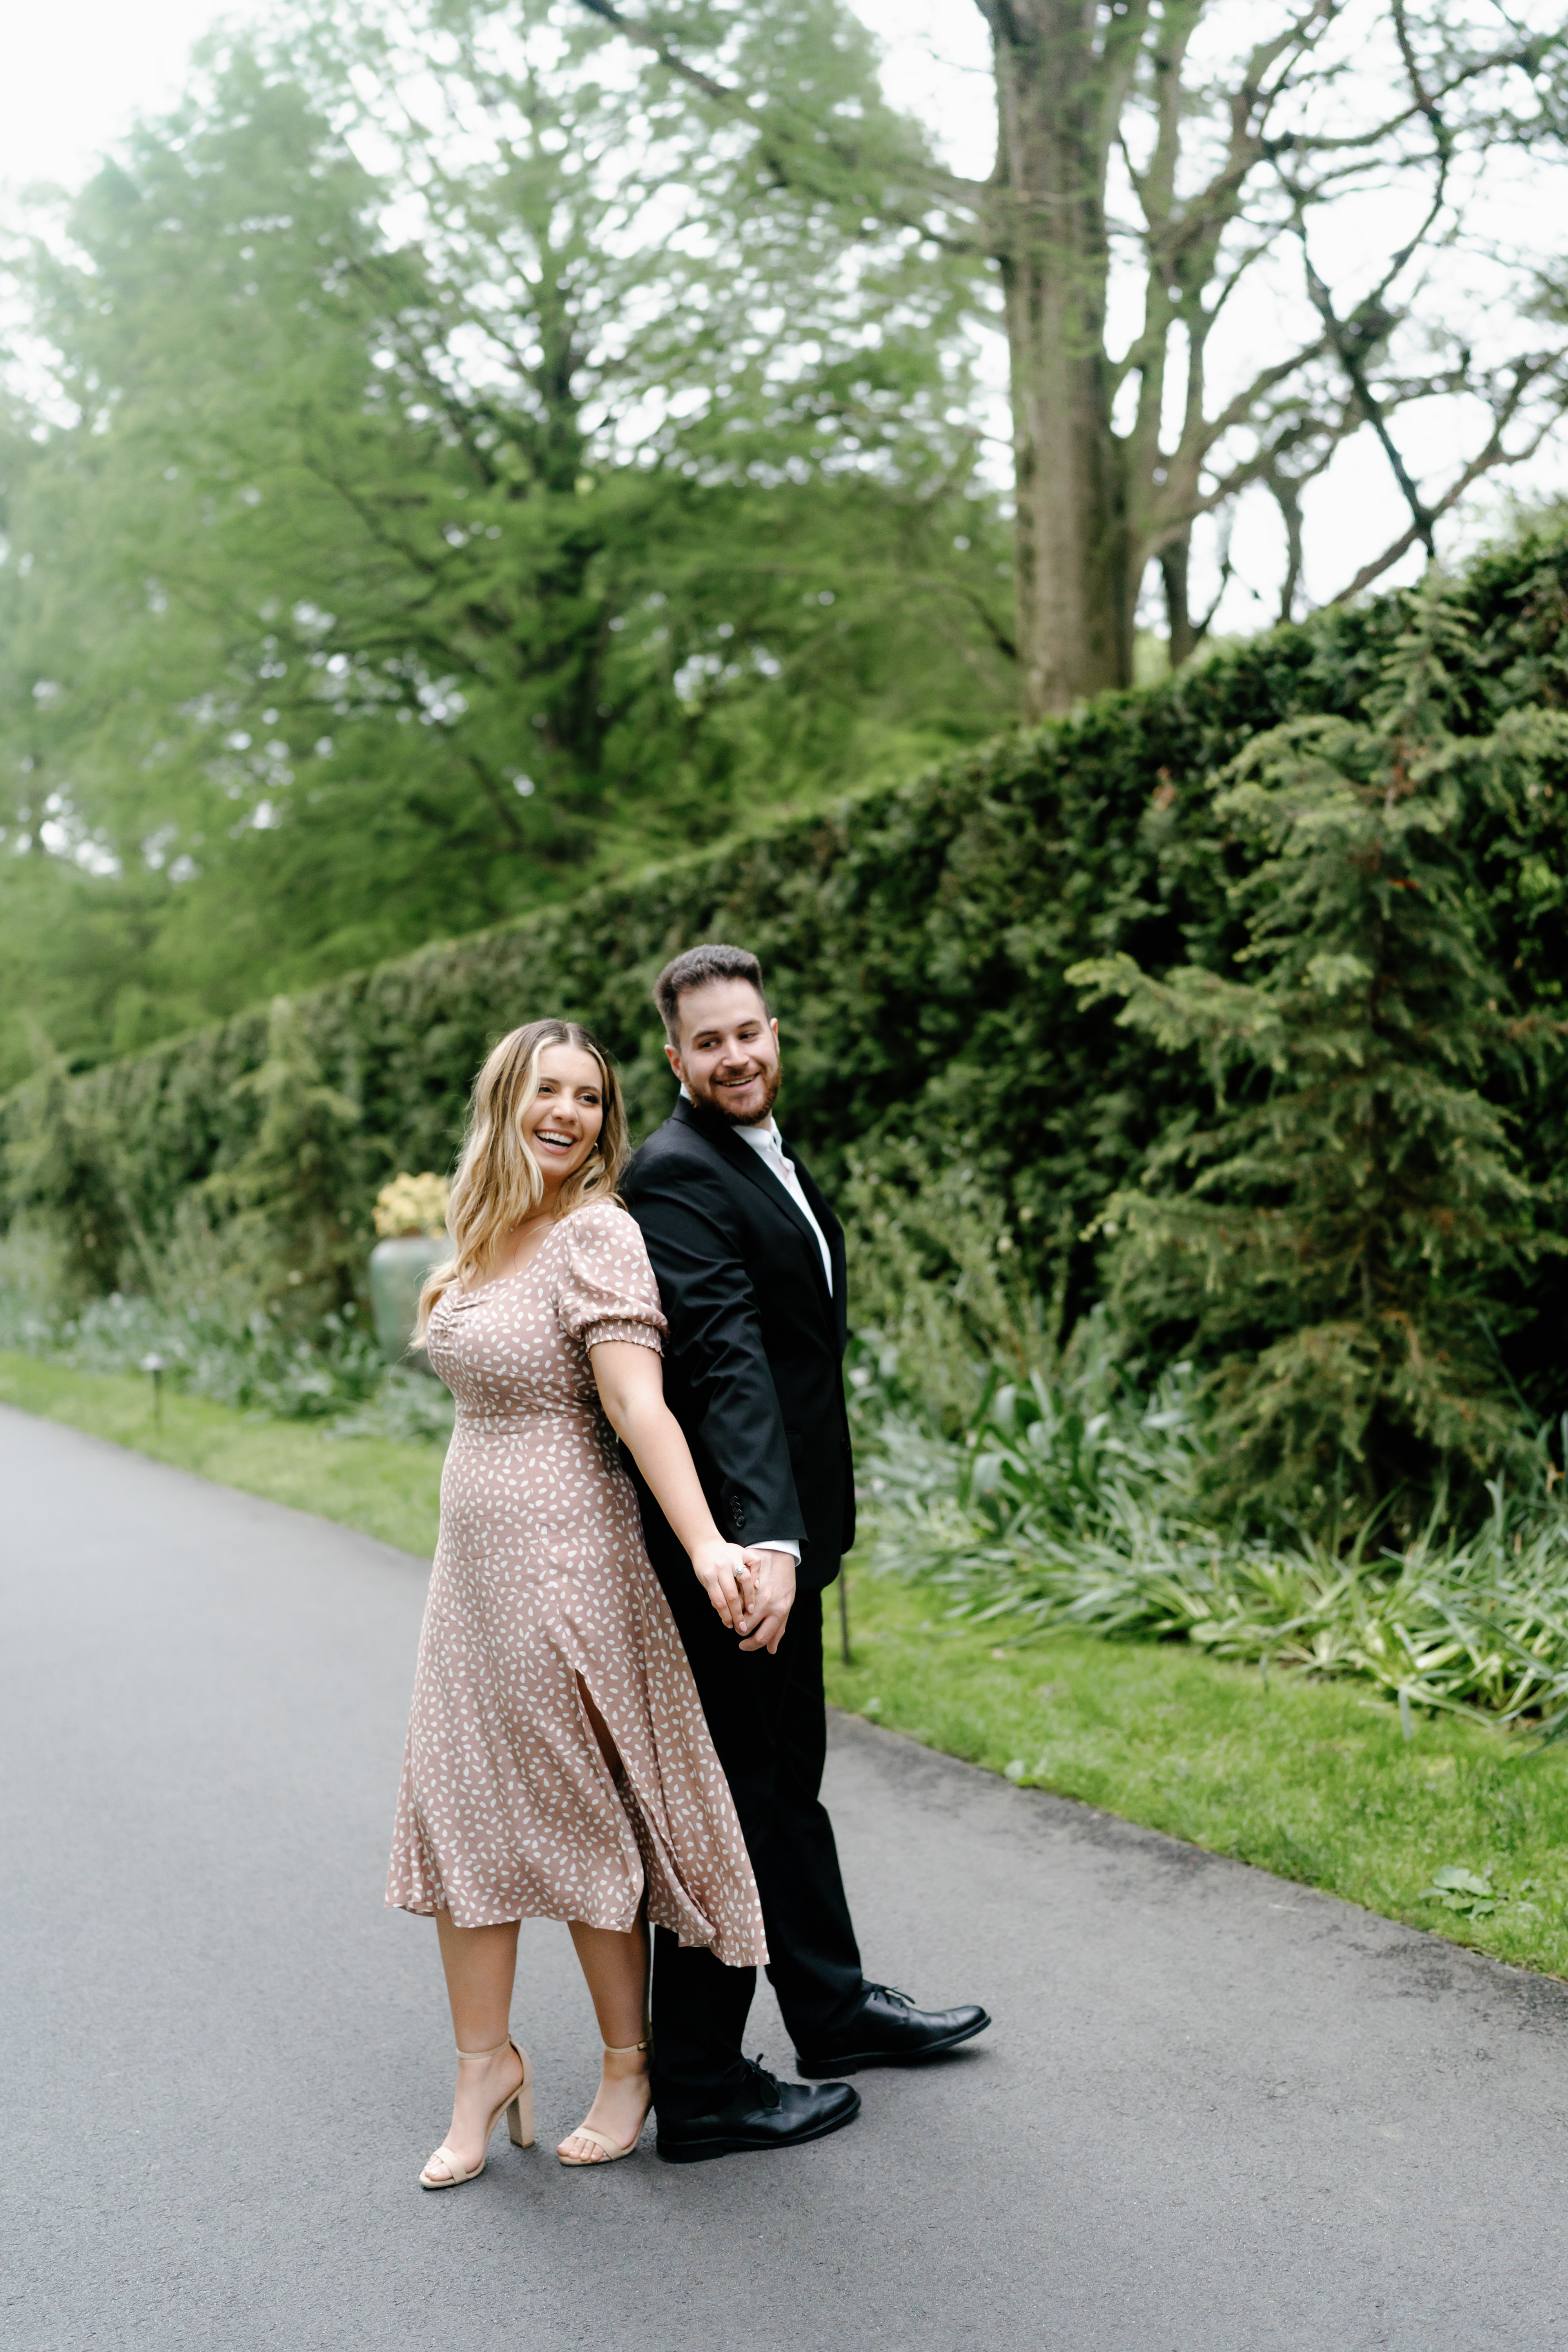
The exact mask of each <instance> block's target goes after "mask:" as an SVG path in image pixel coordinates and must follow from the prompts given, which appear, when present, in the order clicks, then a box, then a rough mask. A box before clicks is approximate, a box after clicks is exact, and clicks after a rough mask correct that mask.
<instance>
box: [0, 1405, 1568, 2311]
mask: <svg viewBox="0 0 1568 2352" xmlns="http://www.w3.org/2000/svg"><path fill="white" fill-rule="evenodd" d="M0 1497H3V1502H0V1595H3V1598H0V1610H3V1621H0V1774H3V1779H0V1788H3V1790H4V1807H3V1815H0V1817H3V1819H4V1823H5V1849H4V1868H5V1885H6V1887H7V1889H8V1891H9V1896H10V1902H9V1914H8V1917H7V1919H6V1923H5V1932H4V1946H3V1950H4V1962H3V1971H0V2070H3V2071H0V2080H3V2084H4V2102H5V2109H4V2117H5V2119H4V2125H3V2127H0V2128H3V2131H4V2142H3V2145H4V2149H5V2155H4V2162H3V2179H0V2264H3V2277H4V2284H3V2287H0V2343H3V2344H4V2346H5V2347H6V2352H78V2347H80V2348H81V2352H109V2347H121V2346H124V2347H139V2348H140V2347H157V2352H182V2347H203V2352H215V2348H216V2352H228V2347H245V2352H249V2347H262V2346H266V2347H283V2348H284V2352H309V2348H310V2347H360V2346H363V2347H376V2352H397V2348H398V2347H405V2346H408V2347H413V2346H416V2345H417V2346H424V2345H429V2346H432V2347H460V2348H461V2352H468V2347H476V2348H477V2352H488V2347H492V2346H493V2347H501V2346H505V2347H508V2352H513V2348H514V2347H528V2352H536V2347H557V2346H559V2347H564V2348H565V2352H576V2347H582V2352H633V2347H637V2352H667V2347H668V2352H675V2347H681V2352H685V2348H686V2347H716V2352H817V2347H823V2352H826V2347H833V2352H955V2348H956V2347H969V2346H974V2347H999V2352H1014V2347H1018V2352H1036V2348H1037V2347H1048V2352H1100V2348H1101V2347H1105V2352H1110V2347H1116V2352H1233V2347H1234V2352H1270V2348H1271V2347H1289V2352H1329V2347H1332V2352H1359V2347H1409V2352H1483V2347H1484V2352H1497V2347H1502V2352H1508V2348H1509V2347H1515V2346H1518V2347H1525V2346H1527V2345H1528V2346H1530V2347H1536V2346H1538V2345H1542V2344H1547V2345H1551V2344H1555V2343H1559V2342H1562V2341H1563V2340H1564V2339H1565V2338H1568V2273H1565V2267H1564V2262H1563V2254H1564V2229H1563V2215H1564V2210H1565V2201H1564V2191H1565V2188H1568V2180H1565V2169H1568V2168H1565V2164H1564V2150H1565V2148H1568V2136H1565V2124H1568V1991H1565V1990H1564V1989H1563V1987H1561V1986H1559V1985H1557V1984H1555V1983H1552V1982H1546V1981H1543V1980H1542V1979H1532V1978H1530V1977H1527V1976H1524V1975H1521V1974H1517V1973H1515V1972H1512V1971H1510V1970H1508V1969H1501V1968H1499V1967H1497V1966H1495V1965H1493V1964H1491V1963H1489V1962H1487V1961H1484V1960H1480V1959H1477V1958H1471V1957H1469V1956H1468V1955H1466V1954H1463V1953H1461V1952H1458V1951H1457V1950H1455V1949H1454V1948H1451V1947H1449V1946H1447V1945H1444V1944H1442V1943H1439V1942H1437V1941H1436V1940H1434V1939H1432V1938H1429V1937H1424V1936H1420V1935H1417V1934H1415V1933H1412V1932H1411V1931H1409V1930H1407V1929H1405V1928H1402V1927H1394V1926H1392V1925H1390V1924H1389V1923H1388V1922H1386V1921H1384V1920H1381V1919H1377V1918H1374V1917H1372V1916H1369V1915H1367V1914H1366V1913H1364V1912H1361V1911H1357V1910H1355V1909H1353V1908H1352V1907H1351V1906H1348V1905H1345V1904H1342V1903H1337V1902H1334V1901H1332V1900H1331V1899H1329V1898H1327V1897H1325V1896H1321V1895H1312V1894H1310V1893H1306V1892H1303V1891H1302V1890H1301V1889H1300V1888H1297V1887H1293V1886H1290V1885H1285V1884H1283V1883H1282V1882H1280V1881H1279V1880H1277V1879H1273V1878H1270V1877H1268V1876H1267V1875H1265V1874H1263V1873H1261V1872H1258V1871H1252V1870H1247V1869H1245V1868H1243V1867H1241V1866H1239V1865H1237V1864H1229V1863H1224V1862H1218V1861H1215V1860H1214V1859H1212V1858H1211V1857H1209V1856H1206V1855H1204V1854H1201V1853H1196V1852H1194V1850H1192V1849H1190V1848H1188V1847H1184V1846H1182V1845H1179V1844H1177V1843H1173V1841H1171V1840H1169V1839H1165V1838H1161V1837H1157V1836H1155V1835H1152V1833H1150V1832H1145V1831H1142V1830H1137V1829H1132V1828H1130V1827H1129V1826H1127V1825H1126V1824H1125V1823H1122V1822H1116V1821H1114V1820H1111V1819H1110V1818H1108V1817H1107V1816H1105V1815H1103V1814H1098V1813H1095V1812H1092V1811H1089V1810H1087V1809H1086V1808H1084V1807H1081V1806H1075V1805H1070V1804H1067V1803H1063V1802H1060V1801H1057V1800H1054V1799H1052V1798H1050V1797H1047V1796H1045V1795H1042V1794H1040V1793H1038V1792H1034V1791H1028V1790H1016V1789H1012V1788H1009V1787H1008V1786H1007V1785H1006V1784H1005V1783H1003V1782H1000V1781H998V1780H994V1779H992V1778H991V1777H990V1776H988V1775H986V1774H984V1773H980V1772H976V1771H973V1770H971V1769H968V1768H967V1767H965V1766H963V1765H960V1764H955V1763H952V1762H951V1761H949V1760H948V1759H943V1758H941V1757H937V1756H933V1755H931V1754H929V1753H928V1752H927V1751H926V1750H924V1749H922V1748H919V1747H916V1746H914V1745H912V1744H911V1743H910V1742H908V1741H904V1740H900V1739H898V1738H893V1737H892V1736H890V1735H889V1734H887V1733H882V1732H879V1731H875V1730H872V1729H870V1728H869V1727H865V1726H863V1725H858V1724H852V1723H842V1724H839V1725H838V1726H837V1727H836V1730H835V1736H834V1745H833V1754H832V1759H831V1766H830V1780H829V1797H830V1801H831V1803H832V1806H833V1811H834V1815H835V1819H836V1821H837V1826H838V1832H839V1838H840V1843H841V1846H842V1850H843V1854H844V1861H845V1870H846V1876H847V1881H848V1885H849V1891H850V1896H851V1900H852V1902H853V1905H854V1908H855V1913H856V1916H857V1919H858V1924H859V1927H860V1932H861V1936H862V1938H863V1942H864V1945H865V1957H866V1961H867V1966H868V1971H869V1972H870V1973H871V1974H872V1975H873V1976H876V1977H885V1978H887V1979H890V1980H891V1981H892V1982H893V1983H895V1984H900V1985H902V1986H905V1987H907V1988H908V1989H909V1990H911V1991H912V1992H913V1993H914V1994H915V1995H916V1996H917V1997H918V1998H920V1999H921V2000H929V2001H932V2002H946V2001H950V2000H984V2002H985V2003H986V2005H987V2006H988V2007H989V2008H990V2009H991V2011H993V2013H994V2018H995V2025H994V2029H993V2031H992V2032H990V2033H989V2034H987V2035H986V2036H985V2037H984V2039H983V2040H982V2041H981V2042H978V2043H976V2044H975V2045H974V2046H973V2049H972V2050H970V2051H968V2052H966V2053H961V2054H959V2055H957V2056H955V2057H954V2058H952V2059H950V2060H948V2061H946V2062H944V2063H942V2064H941V2065H939V2066H934V2067H931V2068H929V2069H926V2070H923V2071H921V2072H920V2073H916V2074H867V2075H864V2076H862V2077H861V2078H860V2080H861V2084H862V2088H863V2091H864V2095H865V2108H864V2112H863V2114H862V2116H861V2117H860V2119H859V2121H858V2123H856V2124H855V2125H854V2126H851V2127H850V2129H849V2130H847V2131H846V2132H843V2133H841V2134H839V2135H838V2136H837V2137H835V2138H832V2139H829V2140H826V2141H823V2142H821V2143H820V2144H819V2145H817V2146H815V2147H809V2148H805V2149H803V2150H801V2151H800V2152H799V2153H797V2154H795V2155H794V2156H788V2157H752V2158H730V2159H727V2160H726V2161H724V2162H722V2163H719V2164H710V2165H701V2166H693V2167H689V2168H688V2167H674V2166H665V2165H661V2164H660V2163H659V2162H658V2159H657V2158H656V2157H655V2156H654V2154H653V2152H652V2147H651V2134H650V2135H649V2137H648V2138H647V2140H645V2142H644V2145H643V2147H642V2148H641V2149H640V2150H639V2152H638V2154H637V2156H636V2157H635V2158H632V2159H631V2160H630V2161H629V2162H627V2163H626V2164H620V2165H616V2166H614V2167H612V2168H605V2169H604V2170H603V2171H600V2172H588V2171H566V2170H563V2168H561V2167H560V2166H558V2165H557V2164H556V2163H555V2161H554V2159H553V2156H552V2153H551V2149H552V2143H553V2141H554V2140H555V2138H557V2137H560V2136H561V2135H562V2134H563V2132H564V2131H565V2130H566V2129H567V2128H569V2126H571V2125H572V2124H574V2122H576V2121H577V2120H578V2118H579V2117H580V2116H581V2115H582V2113H583V2111H584V2105H585V2103H586V2100H587V2098H588V2096H589V2095H590V2093H591V2089H592V2084H593V2079H594V2074H595V2055H596V2045H595V2036H594V2031H593V2023H592V2016H591V2012H590V2011H589V2008H588V2004H587V2000H586V1996H585V1994H584V1990H583V1988H582V1984H581V1980H580V1979H579V1978H578V1977H577V1974H576V1969H575V1965H574V1961H573V1958H572V1955H571V1950H570V1947H569V1944H568V1940H567V1937H566V1934H565V1931H564V1929H563V1928H562V1927H556V1926H553V1925H551V1924H548V1923H542V1922H532V1923H530V1924H528V1925H526V1926H525V1927H524V1929H523V1933H522V1941H521V1964H520V1968H519V1977H518V1992H517V2000H516V2005H515V2010H514V2019H515V2024H516V2029H517V2032H518V2035H519V2039H520V2040H521V2041H523V2042H525V2043H526V2044H527V2046H528V2047H529V2049H530V2050H531V2053H532V2055H533V2058H534V2061H535V2064H536V2066H537V2070H538V2076H539V2094H538V2096H539V2131H540V2143H539V2145H538V2146H537V2147H535V2148H533V2149H532V2150H531V2151H529V2152H527V2153H525V2154H519V2153H518V2151H516V2150H515V2149H512V2148H510V2147H508V2146H507V2145H506V2143H505V2140H504V2137H498V2138H497V2141H496V2143H495V2150H494V2153H493V2155H492V2158H491V2162H490V2168H489V2171H488V2173H487V2174H486V2175H485V2176H484V2178H483V2179H481V2180H479V2181H477V2182H475V2183H474V2184H472V2185H471V2186H469V2187H468V2188H465V2189H461V2190H458V2191H456V2192H453V2193H448V2194H446V2195H442V2196H427V2195H425V2194H422V2193H421V2191H420V2190H419V2189H418V2188H417V2187H416V2179H415V2176H416V2173H417V2170H418V2168H419V2166H420V2164H421V2163H422V2162H423V2160H424V2158H425V2157H426V2155H427V2153H428V2151H429V2149H430V2148H431V2147H432V2146H433V2145H434V2144H435V2142H436V2141H437V2138H439V2137H440V2135H441V2131H442V2129H443V2127H444V2125H445V2122H446V2117H447V2101H448V2097H449V2093H450V2084H451V2059H450V2033H449V2029H448V2026H447V2016H446V2010H445V2005H444V2001H443V1998H442V1993H441V1986H440V1978H439V1971H438V1967H437V1956H436V1948H435V1936H434V1931H433V1929H432V1928H431V1926H430V1924H429V1922H428V1921H426V1920H416V1919H412V1918H409V1917H406V1916H404V1915H402V1914H398V1913H389V1912H387V1911H385V1910H384V1909H383V1907H382V1902H381V1889H382V1883H383V1874H384V1866H385V1860H386V1848H387V1841H388V1836H389V1832H390V1829H391V1822H392V1805H393V1797H394V1792H395V1785H396V1780H397V1771H398V1765H399V1760H400V1757H401V1751H402V1742H403V1732H404V1723H405V1710H406V1706H407V1702H408V1695H409V1689H410V1685H411V1682H412V1676H413V1668H414V1653H415V1645H416V1637H417V1633H418V1626H419V1616H420V1610H421V1606H422V1602H423V1596H424V1585H425V1576H426V1570H425V1569H424V1567H423V1565H422V1564H421V1563H419V1562H418V1561H416V1560H414V1559H409V1558H408V1557H407V1556H405V1555H404V1554H402V1553H399V1552H396V1551H393V1550H390V1549H387V1548H386V1547H384V1546H383V1545H379V1544H376V1543H374V1542H372V1541H370V1540H369V1539H368V1538H363V1537H359V1536H356V1535H354V1534H352V1533H350V1532H347V1531H345V1530H344V1529H342V1528H336V1527H332V1526H331V1525H328V1524H327V1523H325V1522H324V1521H321V1520H317V1519H312V1518H309V1517H303V1516H302V1515H300V1514H298V1513H295V1512H290V1511H285V1510H282V1509H279V1508H277V1507H274V1506H272V1505H269V1504H266V1503H261V1502H258V1501H254V1500H252V1499H250V1498H249V1497H247V1496H242V1495H237V1494H234V1493H231V1492H229V1491H227V1490H226V1489H224V1488H221V1487H216V1486H208V1485H206V1484H205V1483H204V1482H203V1481H201V1480H199V1479H196V1478H193V1477H188V1476H186V1475H184V1474H183V1473H180V1472H177V1471H174V1470H169V1469H165V1468H163V1466H161V1465H158V1464H154V1463H152V1462H148V1461H144V1460H142V1459H141V1458H140V1457H139V1456H137V1455H134V1454H128V1453H123V1452H121V1451H120V1450H118V1449H117V1448H115V1447H112V1446H110V1445H107V1444H100V1443H99V1442H97V1441H96V1440H93V1439H89V1438H86V1437H82V1436H79V1435H78V1434H77V1433H74V1432H71V1431H68V1430H64V1429H60V1428H57V1427H54V1426H52V1425H50V1424H47V1423H41V1422H37V1421H33V1420H30V1419H27V1418H26V1417H25V1416H23V1415H21V1414H18V1413H15V1412H4V1411H0ZM752 2046H753V2047H760V2048H762V2049H763V2050H765V2051H766V2053H768V2056H769V2058H770V2060H772V2061H773V2063H774V2064H775V2065H777V2066H778V2067H779V2068H781V2070H782V2069H783V2067H784V2064H785V2063H786V2062H787V2058H788V2051H787V2045H786V2043H785V2042H784V2034H783V2032H782V2030H781V2028H780V2025H779V2021H778V2016H777V2012H776V2011H775V2010H774V2009H773V2004H772V2000H771V1996H769V1995H767V1994H766V1993H765V1992H764V1993H763V1996H762V1997H761V1998H760V1999H759V2001H758V2004H757V2009H756V2011H755V2012H754V2013H753V2041H752Z"/></svg>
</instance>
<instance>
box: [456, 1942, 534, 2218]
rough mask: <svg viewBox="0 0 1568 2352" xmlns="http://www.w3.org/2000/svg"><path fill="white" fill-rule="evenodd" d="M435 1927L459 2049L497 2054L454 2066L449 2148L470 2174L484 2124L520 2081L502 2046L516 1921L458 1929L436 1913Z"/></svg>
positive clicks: (514, 1961) (514, 1963)
mask: <svg viewBox="0 0 1568 2352" xmlns="http://www.w3.org/2000/svg"><path fill="white" fill-rule="evenodd" d="M436 1928H437V1934H438V1935H439V1937H440V1939H441V1966H442V1967H443V1968H444V1969H446V1971H447V2000H449V2001H450V2003H451V2005H452V2029H453V2032H455V2033H456V2035H457V2038H458V2049H459V2050H489V2051H493V2052H494V2053H495V2054H494V2056H493V2057H489V2058H466V2059H459V2060H458V2088H457V2094H456V2095H455V2097H454V2098H453V2101H452V2127H451V2129H450V2131H448V2133H447V2147H449V2148H450V2149H451V2151H452V2154H453V2155H454V2156H455V2157H456V2158H457V2159H458V2168H459V2169H460V2170H461V2171H464V2172H469V2171H471V2170H472V2169H473V2168H474V2166H475V2165H476V2164H478V2162H479V2158H480V2157H481V2156H482V2155H483V2154H484V2152H485V2151H484V2128H485V2126H486V2124H487V2123H489V2119H490V2116H492V2115H493V2114H494V2112H495V2110H496V2108H497V2107H498V2106H499V2105H500V2102H501V2099H502V2098H503V2096H505V2095H507V2094H508V2093H510V2092H511V2091H514V2090H515V2089H516V2088H517V2085H518V2084H519V2083H520V2082H521V2079H522V2077H521V2072H520V2070H519V2067H518V2062H517V2060H516V2059H515V2058H514V2057H513V2056H512V2053H511V2052H510V2050H509V2049H508V2048H507V2047H506V2042H507V2038H508V2035H509V2034H510V2030H511V2026H510V2020H511V1988H512V1979H513V1978H514V1977H515V1976H516V1974H517V1921H516V1920H515V1919H512V1920H510V1921H507V1922H505V1923H504V1924H502V1925H501V1926H500V1927H454V1926H453V1924H452V1915H451V1913H450V1912H449V1911H437V1914H436ZM498 2043H500V2048H499V2049H498V2048H497V2044H498Z"/></svg>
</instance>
